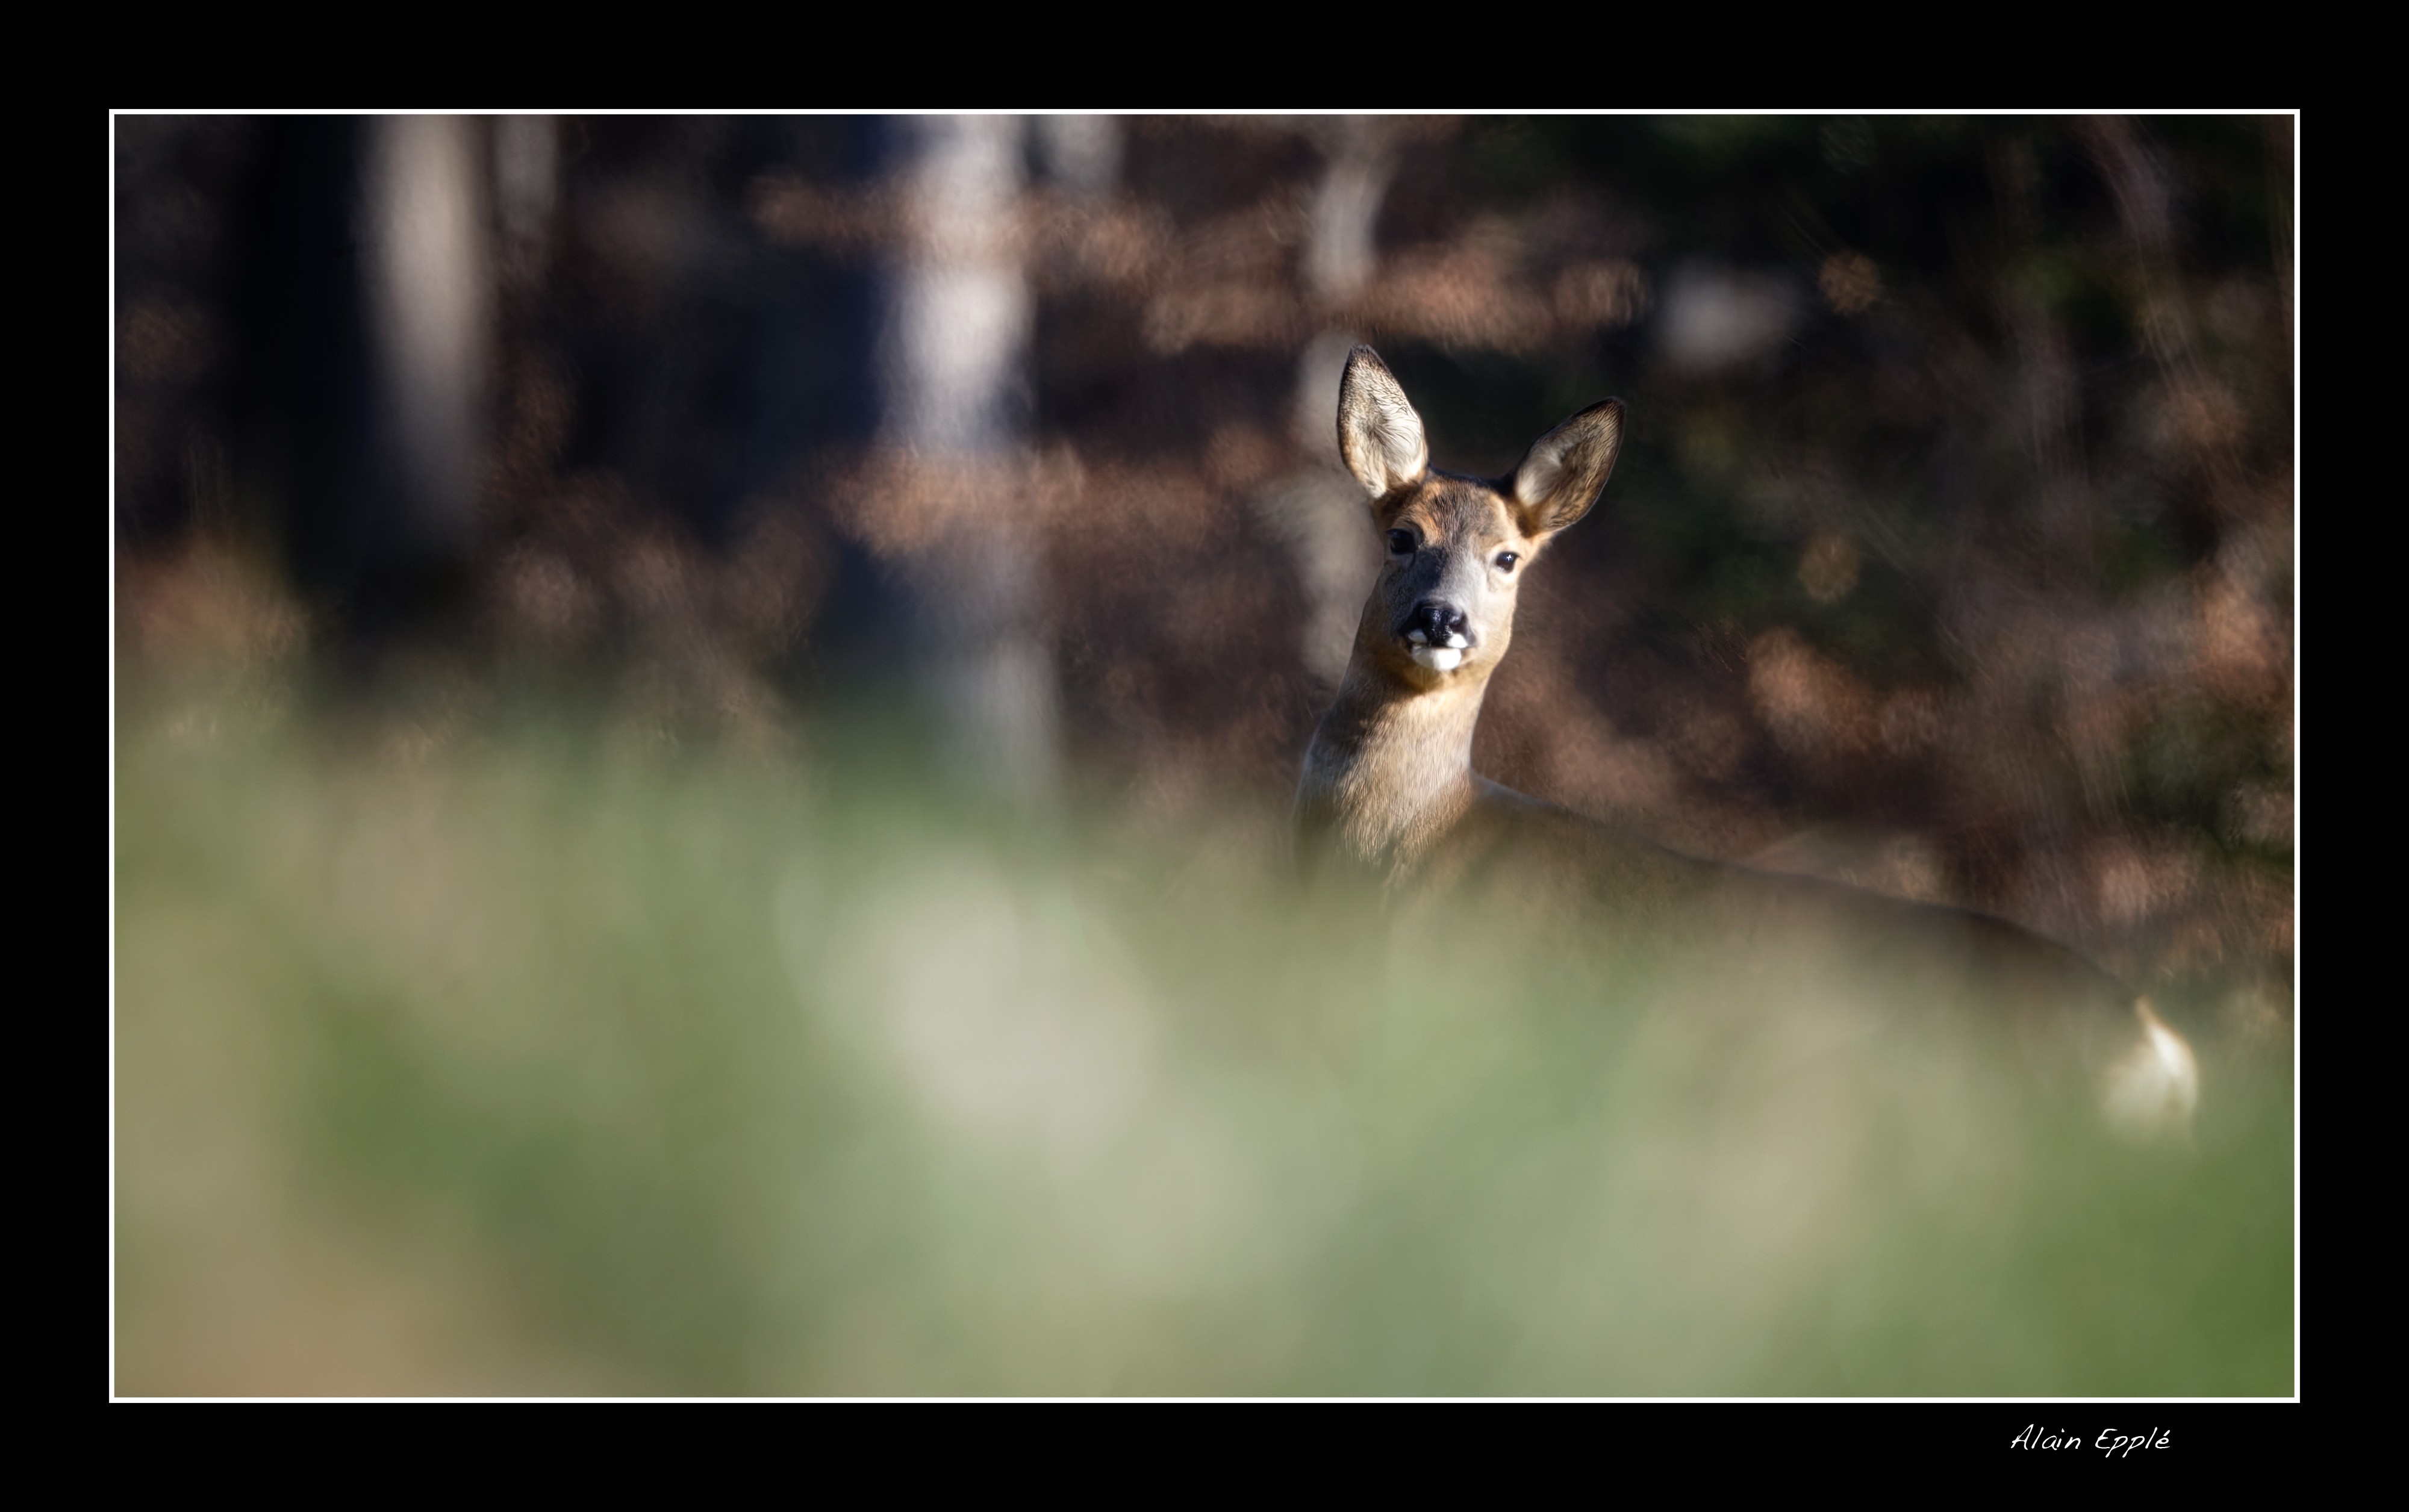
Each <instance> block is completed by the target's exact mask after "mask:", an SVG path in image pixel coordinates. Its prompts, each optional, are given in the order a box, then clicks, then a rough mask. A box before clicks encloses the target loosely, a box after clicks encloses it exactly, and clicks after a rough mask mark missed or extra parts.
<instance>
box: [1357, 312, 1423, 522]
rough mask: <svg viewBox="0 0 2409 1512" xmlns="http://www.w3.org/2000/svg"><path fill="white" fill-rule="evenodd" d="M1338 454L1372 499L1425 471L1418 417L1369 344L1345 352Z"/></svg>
mask: <svg viewBox="0 0 2409 1512" xmlns="http://www.w3.org/2000/svg"><path fill="white" fill-rule="evenodd" d="M1338 454H1339V455H1340V456H1343V457H1345V458H1346V459H1347V470H1348V471H1349V472H1351V473H1353V474H1354V475H1355V481H1356V482H1360V483H1362V484H1363V486H1364V487H1365V488H1366V489H1368V490H1369V491H1370V492H1371V495H1372V497H1374V498H1379V497H1383V496H1385V495H1387V494H1390V493H1393V492H1394V491H1396V490H1397V489H1400V488H1405V487H1407V486H1409V485H1411V484H1414V483H1418V482H1421V481H1422V475H1423V474H1425V473H1427V472H1428V471H1430V443H1429V442H1428V441H1426V440H1424V439H1423V438H1422V417H1421V416H1420V415H1418V414H1416V413H1414V407H1413V406H1412V405H1410V404H1407V403H1406V391H1405V390H1404V389H1403V388H1401V387H1399V386H1398V384H1397V380H1396V378H1395V376H1394V375H1393V374H1392V373H1391V372H1390V371H1389V367H1388V364H1386V363H1384V362H1382V361H1381V360H1380V354H1379V353H1377V352H1374V351H1373V350H1372V349H1371V348H1370V347H1357V348H1356V349H1355V350H1354V351H1352V352H1350V353H1348V354H1347V376H1346V377H1344V378H1342V379H1340V380H1339V381H1338Z"/></svg>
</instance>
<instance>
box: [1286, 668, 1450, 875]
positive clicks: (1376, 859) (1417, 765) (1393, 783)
mask: <svg viewBox="0 0 2409 1512" xmlns="http://www.w3.org/2000/svg"><path fill="white" fill-rule="evenodd" d="M1488 688H1489V679H1488V677H1487V675H1486V673H1485V671H1484V673H1483V674H1482V675H1481V676H1479V677H1478V678H1464V679H1460V680H1459V679H1453V678H1450V680H1449V681H1448V683H1447V684H1446V685H1444V686H1441V687H1437V688H1421V687H1416V686H1413V685H1412V684H1407V683H1406V682H1405V681H1404V680H1403V679H1402V678H1401V677H1399V676H1397V675H1396V674H1395V673H1393V672H1390V671H1387V670H1383V669H1381V668H1379V667H1378V666H1375V665H1372V664H1370V663H1369V662H1368V661H1367V659H1366V657H1365V656H1364V655H1363V653H1362V652H1361V651H1360V650H1359V651H1358V652H1357V654H1356V655H1355V657H1354V659H1353V660H1352V661H1350V662H1349V664H1348V668H1347V675H1346V677H1345V678H1344V679H1343V680H1342V681H1341V682H1340V684H1339V686H1338V701H1337V702H1336V703H1334V704H1333V705H1332V706H1331V709H1330V712H1329V713H1326V714H1324V715H1322V718H1321V724H1320V727H1317V728H1316V729H1315V730H1314V734H1313V744H1312V746H1311V748H1310V749H1309V750H1308V751H1307V752H1306V753H1305V781H1304V784H1303V785H1302V786H1301V787H1300V788H1299V790H1298V793H1297V820H1298V827H1299V829H1300V832H1301V835H1302V837H1303V838H1304V839H1305V841H1306V842H1308V843H1314V844H1320V845H1327V846H1332V847H1334V848H1335V849H1336V851H1337V852H1338V853H1339V854H1340V855H1342V856H1344V857H1348V858H1349V859H1351V860H1354V861H1358V862H1364V863H1370V864H1375V865H1380V864H1398V865H1402V864H1406V863H1410V862H1411V861H1412V860H1413V859H1414V858H1415V857H1418V856H1419V855H1421V852H1422V851H1423V850H1425V849H1426V848H1427V847H1428V846H1429V845H1430V843H1431V842H1433V841H1435V840H1436V839H1437V838H1438V837H1439V836H1441V835H1443V834H1445V833H1446V832H1447V831H1448V829H1449V828H1451V827H1452V826H1453V825H1454V824H1455V822H1456V820H1458V819H1460V818H1462V817H1463V816H1464V811H1465V810H1466V809H1468V808H1469V807H1471V804H1472V799H1473V795H1474V792H1475V783H1474V778H1473V775H1472V731H1473V727H1475V726H1476V725H1478V724H1479V722H1480V702H1481V699H1482V698H1483V697H1484V696H1485V695H1486V694H1487V692H1488Z"/></svg>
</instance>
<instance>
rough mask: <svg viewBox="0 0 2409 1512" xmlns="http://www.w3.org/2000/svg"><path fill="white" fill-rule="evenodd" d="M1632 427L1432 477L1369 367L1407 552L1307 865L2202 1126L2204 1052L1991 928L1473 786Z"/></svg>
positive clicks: (1385, 385)
mask: <svg viewBox="0 0 2409 1512" xmlns="http://www.w3.org/2000/svg"><path fill="white" fill-rule="evenodd" d="M1622 424H1623V410H1622V406H1621V405H1620V404H1619V403H1617V402H1616V401H1614V400H1608V401H1606V402H1605V403H1603V404H1598V405H1594V406H1592V407H1591V408H1589V409H1587V410H1582V411H1581V412H1580V413H1579V414H1577V415H1574V416H1572V417H1571V418H1570V419H1568V420H1566V421H1565V423H1564V424H1563V425H1558V426H1557V427H1556V428H1555V429H1553V430H1551V431H1550V432H1549V433H1548V434H1547V435H1546V436H1543V437H1541V438H1540V439H1539V440H1537V441H1536V442H1534V443H1533V445H1532V448H1531V451H1530V453H1529V454H1526V455H1525V456H1524V458H1523V460H1522V463H1520V464H1519V465H1518V466H1517V467H1516V468H1515V470H1514V472H1513V473H1511V474H1509V475H1507V477H1505V478H1501V479H1493V480H1490V479H1479V478H1471V477H1465V476H1462V475H1459V474H1455V473H1448V472H1440V471H1435V470H1433V469H1432V468H1430V467H1429V466H1428V456H1429V452H1428V447H1427V444H1426V442H1425V440H1424V438H1423V435H1422V428H1421V420H1420V418H1419V417H1418V416H1417V415H1415V414H1414V411H1413V409H1412V406H1411V405H1410V404H1408V403H1407V402H1406V398H1405V394H1404V391H1403V389H1402V388H1401V387H1400V386H1399V385H1398V384H1397V382H1396V380H1395V379H1394V377H1392V375H1391V374H1390V373H1389V371H1388V369H1387V367H1385V366H1384V365H1382V364H1381V362H1380V360H1379V358H1378V356H1377V355H1376V354H1374V353H1373V352H1372V351H1371V349H1370V348H1368V347H1358V348H1356V349H1355V353H1354V354H1353V355H1352V356H1351V357H1350V358H1349V363H1348V368H1347V376H1346V378H1345V379H1344V381H1342V383H1341V385H1340V398H1339V415H1338V425H1339V448H1340V452H1341V454H1342V455H1343V456H1345V457H1346V459H1347V462H1348V466H1349V469H1350V470H1351V471H1353V472H1354V473H1355V475H1356V477H1357V479H1358V480H1359V481H1360V482H1362V483H1363V486H1364V488H1365V490H1366V492H1367V493H1368V494H1369V495H1370V497H1371V515H1372V520H1371V523H1372V525H1373V527H1374V528H1375V529H1376V530H1378V531H1379V532H1381V534H1382V536H1383V538H1384V540H1387V541H1389V542H1390V543H1391V545H1392V550H1391V551H1390V554H1389V559H1388V561H1387V563H1386V565H1385V566H1384V567H1383V568H1382V569H1381V573H1380V576H1379V579H1378V582H1377V583H1376V584H1375V585H1374V587H1373V590H1372V595H1371V598H1370V599H1369V600H1368V601H1367V602H1366V603H1365V604H1364V606H1363V619H1362V621H1361V622H1360V624H1359V625H1358V626H1357V629H1356V636H1355V644H1354V651H1353V655H1352V657H1351V659H1350V661H1349V665H1348V668H1347V672H1346V675H1345V677H1344V679H1343V680H1342V681H1341V683H1340V685H1339V689H1338V697H1337V699H1336V701H1335V702H1334V704H1333V705H1332V707H1331V709H1330V711H1329V713H1326V714H1325V715H1323V716H1322V719H1321V723H1320V726H1319V727H1317V728H1316V729H1315V731H1314V736H1313V743H1312V746H1311V748H1310V749H1309V750H1308V752H1307V754H1306V756H1305V773H1304V780H1303V782H1302V784H1301V785H1300V787H1299V790H1298V794H1297V826H1298V841H1299V850H1300V856H1301V857H1302V858H1303V859H1304V860H1305V862H1306V863H1307V864H1308V865H1317V864H1319V865H1337V866H1342V867H1352V868H1360V869H1367V870H1369V871H1373V872H1375V873H1377V874H1378V875H1380V876H1382V877H1383V878H1384V879H1385V880H1386V881H1387V882H1388V884H1389V885H1390V886H1392V888H1393V889H1400V890H1405V891H1409V892H1412V893H1414V894H1416V895H1418V896H1421V897H1424V898H1428V897H1432V896H1444V895H1446V894H1448V893H1450V892H1452V891H1453V890H1455V889H1458V888H1462V887H1465V886H1482V887H1485V888H1487V889H1489V890H1490V891H1491V892H1493V893H1503V894H1505V895H1507V896H1509V897H1513V898H1516V899H1521V900H1529V902H1530V905H1531V907H1533V908H1534V909H1538V910H1548V909H1553V910H1556V911H1559V912H1569V913H1570V914H1573V915H1574V916H1575V917H1576V918H1577V919H1579V920H1580V921H1584V922H1586V923H1589V924H1594V925H1595V926H1598V927H1601V928H1602V929H1605V930H1606V931H1607V932H1608V934H1609V935H1610V936H1614V937H1618V938H1623V939H1627V940H1633V941H1644V942H1646V943H1649V944H1650V945H1652V946H1656V945H1664V946H1671V947H1674V948H1678V949H1684V950H1689V951H1694V952H1698V953H1701V954H1702V955H1703V956H1705V957H1707V958H1713V959H1716V960H1719V961H1728V960H1730V959H1733V958H1736V957H1744V956H1755V957H1758V958H1763V959H1766V960H1770V961H1775V962H1779V963H1781V964H1780V966H1779V967H1778V968H1777V971H1778V972H1779V973H1780V974H1779V976H1778V980H1779V981H1782V982H1793V981H1796V980H1798V974H1797V973H1798V972H1801V971H1808V970H1820V971H1822V972H1823V974H1824V975H1825V976H1826V977H1829V976H1832V975H1835V974H1837V975H1838V976H1839V977H1843V978H1848V979H1853V980H1854V981H1856V982H1858V983H1860V984H1868V983H1872V984H1879V985H1880V986H1881V987H1882V991H1883V992H1884V993H1885V994H1887V995H1890V996H1893V997H1904V998H1906V999H1908V1000H1920V1001H1926V1002H1929V1003H1931V1004H1932V1005H1933V1006H1934V1007H1935V1008H1936V1009H1939V1010H1940V1011H1942V1012H1944V1013H1946V1012H1955V1011H1966V1012H1971V1013H1975V1014H1979V1015H1983V1016H1984V1017H1985V1018H1986V1019H1987V1020H1990V1021H1996V1022H2002V1023H2005V1024H2006V1025H2007V1026H2009V1027H2010V1028H2011V1029H2012V1030H2013V1031H2014V1032H2015V1033H2016V1035H2017V1037H2018V1038H2019V1039H2020V1040H2021V1041H2022V1042H2023V1044H2025V1045H2026V1047H2027V1050H2028V1051H2030V1052H2031V1053H2032V1055H2033V1056H2034V1057H2035V1058H2038V1059H2040V1060H2041V1061H2043V1062H2048V1061H2051V1060H2054V1059H2057V1058H2063V1057H2064V1056H2065V1055H2067V1054H2070V1055H2071V1058H2073V1059H2074V1060H2076V1061H2078V1062H2080V1063H2081V1064H2083V1065H2084V1066H2085V1067H2087V1068H2089V1069H2090V1071H2091V1072H2092V1073H2093V1074H2094V1075H2095V1076H2097V1077H2099V1085H2100V1092H2101V1096H2102V1097H2103V1099H2104V1100H2105V1101H2106V1102H2107V1103H2108V1105H2109V1107H2110V1110H2111V1112H2112V1113H2114V1114H2116V1115H2117V1116H2118V1117H2119V1119H2120V1121H2123V1122H2125V1123H2127V1124H2128V1125H2130V1126H2132V1127H2134V1128H2136V1129H2139V1130H2142V1131H2156V1130H2161V1129H2172V1128H2180V1127H2184V1126H2187V1123H2188V1119H2189V1116H2190V1108H2191V1102H2192V1099H2193V1098H2194V1097H2195V1096H2196V1087H2197V1069H2196V1067H2195V1066H2194V1064H2193V1062H2192V1058H2191V1055H2190V1051H2189V1049H2188V1047H2187V1046H2185V1045H2184V1044H2183V1042H2182V1041H2181V1039H2180V1038H2179V1037H2177V1036H2174V1035H2173V1034H2172V1032H2171V1030H2167V1029H2166V1028H2165V1026H2164V1025H2163V1024H2161V1023H2159V1021H2158V1020H2157V1017H2156V1015H2154V1014H2152V1013H2151V1011H2150V1009H2149V1007H2148V1005H2147V1004H2146V1003H2142V1002H2137V1001H2136V1000H2135V999H2134V997H2133V995H2132V994H2131V993H2130V992H2129V991H2128V990H2127V989H2126V988H2125V987H2123V986H2120V985H2119V984H2118V983H2116V982H2115V981H2114V980H2113V978H2111V977H2110V976H2108V975H2107V973H2105V972H2101V971H2100V970H2099V968H2098V967H2096V966H2094V965H2092V964H2091V963H2090V962H2089V961H2086V960H2084V958H2082V957H2081V956H2079V955H2077V954H2075V953H2074V952H2073V951H2070V950H2069V949H2067V948H2065V947H2064V946H2062V945H2058V944H2056V943H2053V942H2050V941H2047V940H2043V939H2041V938H2040V937H2039V936H2036V935H2033V934H2031V933H2029V932H2027V931H2026V930H2024V929H2019V928H2017V927H2016V926H2014V925H2012V924H2009V923H2007V922H2005V921H2004V920H2000V919H1996V918H1991V917H1988V916H1986V915H1983V914H1973V913H1969V912H1965V911H1962V910H1956V909H1946V908H1935V907H1930V906H1927V905H1922V904H1916V903H1909V902H1903V901H1900V900H1895V899H1889V898H1883V897H1880V896H1878V895H1875V894H1871V893H1866V892H1861V891H1858V890H1856V889H1854V888H1849V887H1843V886H1837V885H1833V884H1826V883H1818V882H1812V881H1808V880H1804V879H1799V878H1793V877H1782V876H1773V875H1768V874H1765V873H1759V872H1754V871H1747V870H1745V869H1742V868H1738V867H1733V866H1727V865H1724V864H1721V863H1717V862H1712V861H1704V860H1699V859H1696V858H1694V857H1686V856H1681V855H1679V854H1676V853H1674V852H1672V851H1668V850H1666V849H1664V848H1662V847H1661V846H1657V845H1654V844H1652V843H1651V842H1648V841H1646V840H1643V839H1641V838H1639V837H1637V836H1636V835H1631V834H1627V833H1624V832H1623V831H1621V830H1618V829H1616V828H1612V827H1609V826H1608V825H1605V824H1601V823H1599V822H1598V821H1596V820H1594V819H1592V818H1589V817H1587V816H1585V815H1582V814H1575V813H1572V812H1571V811H1569V810H1566V809H1563V808H1560V807H1558V806H1556V805H1554V804H1551V803H1547V802H1543V801H1541V800H1539V799H1534V798H1530V797H1528V796H1526V795H1524V794H1522V793H1518V792H1515V791H1514V790H1513V789H1511V788H1508V787H1505V786H1502V785H1499V784H1496V783H1493V782H1491V781H1489V780H1487V779H1486V778H1483V777H1480V776H1479V775H1477V774H1476V773H1475V772H1474V771H1473V770H1472V733H1473V728H1474V727H1475V726H1476V725H1477V724H1478V723H1479V718H1480V705H1481V700H1482V698H1483V697H1484V696H1485V695H1486V693H1487V691H1488V685H1489V679H1490V677H1491V675H1492V674H1493V672H1494V671H1495V670H1496V668H1497V664H1498V661H1499V659H1500V658H1501V657H1503V656H1504V655H1505V654H1506V650H1507V647H1508V645H1510V644H1511V642H1512V639H1513V619H1514V604H1515V597H1516V591H1517V589H1518V588H1519V587H1520V585H1521V582H1522V574H1523V573H1524V572H1526V571H1528V570H1529V569H1530V567H1531V565H1532V564H1533V563H1534V562H1536V560H1537V559H1538V558H1539V557H1540V556H1541V555H1542V554H1544V553H1545V551H1546V548H1547V544H1548V542H1549V540H1551V539H1552V538H1553V536H1554V535H1555V534H1556V533H1557V532H1558V531H1561V530H1563V529H1564V528H1565V526H1569V525H1571V524H1573V523H1574V522H1576V521H1578V520H1579V519H1580V518H1581V516H1582V515H1584V514H1586V513H1587V512H1588V511H1589V510H1590V509H1591V508H1592V507H1593V506H1594V504H1595V503H1596V501H1597V498H1598V497H1599V495H1600V493H1601V492H1602V491H1603V489H1604V488H1605V486H1606V482H1607V479H1608V475H1609V474H1610V473H1611V471H1612V469H1613V466H1614V459H1615V454H1616V453H1617V451H1618V450H1619V448H1620V443H1621V439H1622ZM1395 532H1404V534H1403V535H1402V536H1400V535H1394V534H1392V533H1395ZM1408 542H1409V543H1410V548H1411V549H1410V550H1406V549H1402V548H1403V546H1404V545H1405V544H1406V543H1408ZM1509 553H1510V554H1512V558H1513V559H1512V561H1511V563H1510V567H1506V566H1501V563H1502V562H1503V560H1504V557H1505V554H1509ZM1433 614H1439V615H1441V616H1442V617H1445V618H1446V623H1447V624H1448V625H1450V626H1455V627H1456V628H1457V629H1458V633H1460V635H1461V638H1462V639H1464V641H1466V642H1467V643H1466V644H1465V645H1464V647H1463V649H1462V651H1461V653H1460V655H1461V657H1462V660H1461V662H1460V663H1459V664H1458V665H1455V666H1453V667H1442V666H1435V665H1433V664H1432V663H1433V662H1434V661H1435V660H1440V659H1443V654H1442V655H1441V656H1440V657H1434V656H1433V655H1432V654H1431V651H1430V647H1429V646H1428V645H1427V644H1422V645H1418V644H1417V643H1416V642H1415V641H1412V640H1410V639H1409V636H1411V635H1414V634H1416V633H1420V634H1421V635H1423V636H1424V637H1425V638H1426V639H1427V638H1429V637H1433V636H1435V635H1436V634H1437V633H1438V631H1437V626H1439V624H1440V620H1439V619H1434V618H1431V617H1430V616H1432V615H1433ZM1449 616H1451V617H1449Z"/></svg>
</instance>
